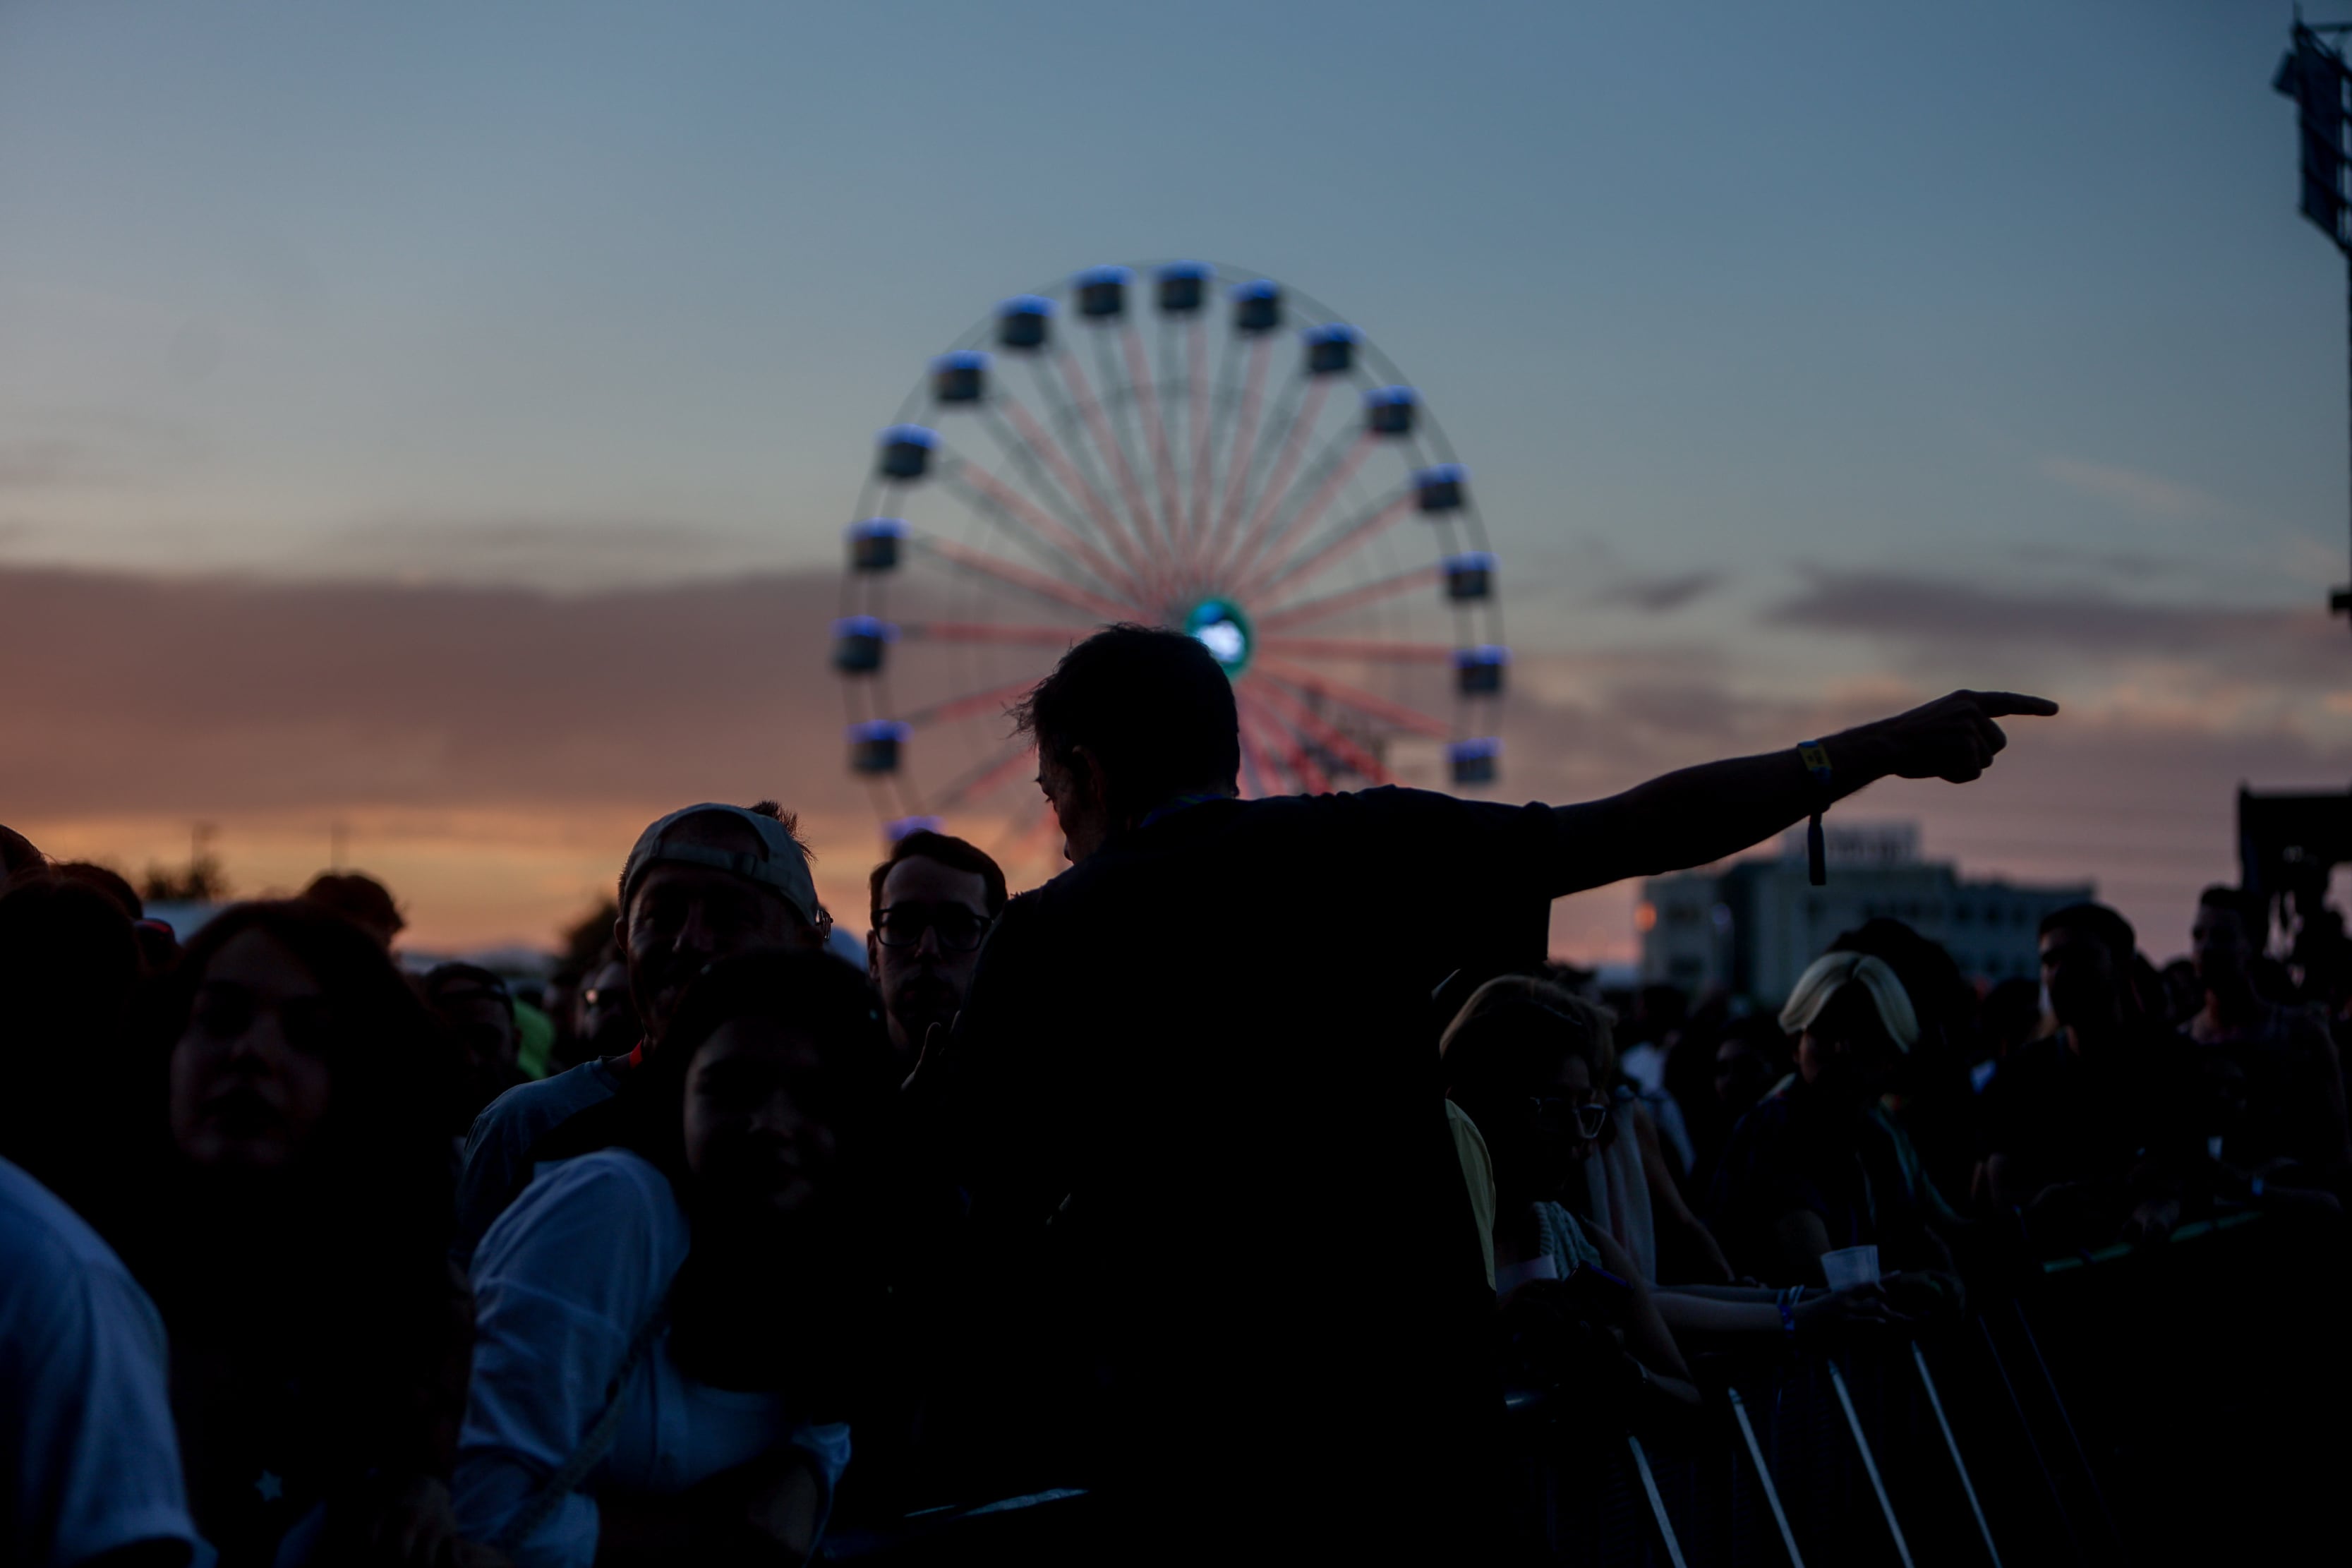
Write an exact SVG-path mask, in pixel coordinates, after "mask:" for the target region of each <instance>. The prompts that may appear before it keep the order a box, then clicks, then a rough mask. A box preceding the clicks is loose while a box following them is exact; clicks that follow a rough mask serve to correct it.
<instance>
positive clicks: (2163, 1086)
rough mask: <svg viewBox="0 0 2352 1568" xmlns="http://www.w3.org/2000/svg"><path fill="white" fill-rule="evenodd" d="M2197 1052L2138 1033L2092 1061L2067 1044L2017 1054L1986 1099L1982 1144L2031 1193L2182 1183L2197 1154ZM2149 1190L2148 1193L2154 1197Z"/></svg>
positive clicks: (2044, 1043)
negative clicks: (2035, 1189) (2036, 1188)
mask: <svg viewBox="0 0 2352 1568" xmlns="http://www.w3.org/2000/svg"><path fill="white" fill-rule="evenodd" d="M2196 1050H2197V1048H2196V1047H2193V1046H2192V1045H2190V1044H2189V1041H2188V1040H2187V1039H2186V1038H2185V1037H2182V1036H2181V1035H2180V1034H2179V1033H2178V1032H2176V1031H2174V1030H2172V1029H2169V1028H2166V1027H2163V1026H2148V1025H2141V1026H2134V1027H2132V1028H2131V1029H2130V1030H2128V1031H2127V1032H2126V1034H2125V1036H2124V1037H2122V1038H2121V1039H2120V1040H2118V1041H2116V1042H2115V1043H2113V1044H2111V1045H2109V1046H2107V1047H2104V1048H2099V1049H2095V1050H2094V1051H2093V1052H2092V1054H2091V1055H2089V1056H2088V1057H2085V1056H2082V1055H2078V1054H2077V1053H2075V1052H2074V1051H2073V1050H2071V1049H2069V1048H2068V1047H2067V1044H2066V1039H2065V1037H2064V1036H2063V1035H2053V1036H2052V1037H2049V1038H2047V1039H2042V1040H2034V1041H2032V1042H2029V1043H2028V1044H2026V1045H2023V1046H2021V1047H2018V1049H2017V1050H2016V1051H2014V1052H2012V1053H2011V1056H2010V1058H2009V1059H2008V1060H2007V1061H2005V1062H2003V1063H2002V1064H2001V1068H2000V1073H1999V1074H1998V1075H1997V1076H1996V1077H1995V1078H1994V1079H1993V1080H1992V1083H1991V1085H1990V1087H1989V1089H1987V1091H1986V1095H1985V1100H1986V1105H1985V1118H1986V1123H1987V1143H1988V1145H1989V1147H1990V1150H1991V1151H1992V1152H1994V1153H1997V1154H2002V1155H2006V1156H2008V1157H2009V1158H2010V1159H2011V1160H2012V1161H2016V1162H2021V1164H2022V1168H2023V1170H2024V1171H2025V1172H2027V1173H2029V1179H2030V1180H2031V1181H2032V1182H2033V1183H2034V1184H2036V1185H2040V1186H2047V1185H2050V1184H2057V1183H2062V1182H2119V1181H2125V1180H2126V1179H2128V1178H2131V1177H2132V1176H2133V1175H2134V1173H2139V1174H2140V1176H2141V1178H2142V1179H2143V1181H2147V1180H2154V1181H2156V1182H2158V1183H2164V1182H2168V1181H2175V1180H2178V1179H2179V1177H2180V1176H2182V1175H2184V1174H2185V1173H2186V1172H2187V1170H2188V1168H2189V1166H2190V1165H2192V1164H2193V1163H2195V1162H2196V1161H2197V1159H2198V1158H2199V1157H2200V1155H2201V1153H2202V1152H2203V1148H2204V1129H2203V1128H2202V1127H2201V1125H2200V1122H2199V1120H2198V1106H2197V1101H2196V1098H2195V1061H2196ZM2151 1190H2152V1191H2153V1189H2151Z"/></svg>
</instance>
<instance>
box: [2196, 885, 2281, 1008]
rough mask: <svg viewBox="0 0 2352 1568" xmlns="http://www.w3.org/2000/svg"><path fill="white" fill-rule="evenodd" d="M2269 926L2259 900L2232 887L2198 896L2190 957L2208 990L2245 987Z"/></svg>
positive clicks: (2209, 891) (2198, 976) (2214, 889)
mask: <svg viewBox="0 0 2352 1568" xmlns="http://www.w3.org/2000/svg"><path fill="white" fill-rule="evenodd" d="M2269 924H2270V922H2269V921H2268V919H2267V918H2266V914H2265V911H2263V910H2262V908H2261V906H2260V901H2259V900H2253V899H2250V898H2248V897H2247V896H2246V895H2245V894H2243V893H2242V892H2240V891H2239V890H2238V889H2235V888H2221V887H2214V888H2208V889H2205V890H2204V891H2203V892H2201V893H2200V894H2198V895H2197V915H2196V919H2195V920H2194V921H2191V922H2190V924H2189V962H2190V963H2194V964H2195V965H2196V966H2197V978H2198V979H2199V980H2200V981H2202V982H2203V983H2204V984H2205V988H2206V989H2207V990H2209V991H2224V992H2235V991H2241V990H2243V989H2244V988H2245V986H2246V984H2247V979H2246V975H2247V971H2248V970H2249V969H2251V968H2252V965H2253V962H2254V960H2255V958H2256V957H2258V956H2259V955H2260V954H2261V952H2262V950H2263V937H2265V936H2267V935H2268V934H2269V930H2268V928H2269Z"/></svg>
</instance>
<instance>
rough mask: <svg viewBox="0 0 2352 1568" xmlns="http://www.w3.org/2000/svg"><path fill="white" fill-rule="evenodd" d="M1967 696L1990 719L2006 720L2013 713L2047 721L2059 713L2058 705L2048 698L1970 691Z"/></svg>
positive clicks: (2013, 693) (2012, 692) (2021, 694)
mask: <svg viewBox="0 0 2352 1568" xmlns="http://www.w3.org/2000/svg"><path fill="white" fill-rule="evenodd" d="M1965 695H1967V696H1969V697H1971V698H1974V699H1975V700H1976V705H1977V707H1978V708H1979V710H1981V711H1982V712H1983V713H1984V715H1985V717H1986V718H1988V719H2000V718H2005V717H2007V716H2008V715H2010V714H2012V713H2024V714H2031V715H2032V716H2033V717H2035V718H2037V719H2047V718H2049V717H2050V716H2051V715H2052V714H2053V713H2055V712H2057V711H2058V704H2056V703H2055V702H2053V701H2051V700H2050V699H2048V698H2047V697H2028V696H2026V695H2025V694H2024V693H2023V692H2020V691H1970V692H1968V693H1966V694H1965Z"/></svg>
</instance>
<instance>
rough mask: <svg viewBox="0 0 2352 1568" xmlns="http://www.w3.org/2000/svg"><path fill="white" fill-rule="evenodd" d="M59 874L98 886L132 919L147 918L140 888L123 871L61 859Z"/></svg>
mask: <svg viewBox="0 0 2352 1568" xmlns="http://www.w3.org/2000/svg"><path fill="white" fill-rule="evenodd" d="M55 869H56V871H57V874H58V876H60V877H63V878H64V879H66V880H67V881H68V882H79V883H82V884H83V885H84V886H86V887H91V888H96V889H98V890H99V891H100V892H101V893H104V894H105V895H106V896H107V897H108V898H110V899H112V900H114V901H115V902H116V903H117V904H120V905H121V907H122V912H123V913H124V914H126V915H129V916H130V917H131V919H132V920H134V921H137V920H144V919H146V918H147V905H146V902H145V900H142V899H141V898H140V896H139V889H136V888H134V887H132V886H131V884H130V882H129V881H127V880H126V879H124V878H123V875H122V873H121V872H120V871H115V870H110V869H109V868H106V867H104V866H100V865H97V864H94V863H93V862H91V861H88V860H61V861H59V862H58V865H57V867H56V868H55Z"/></svg>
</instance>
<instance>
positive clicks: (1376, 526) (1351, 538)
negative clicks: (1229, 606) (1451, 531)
mask: <svg viewBox="0 0 2352 1568" xmlns="http://www.w3.org/2000/svg"><path fill="white" fill-rule="evenodd" d="M1412 503H1413V491H1412V490H1411V489H1407V490H1405V491H1404V492H1403V493H1402V494H1401V495H1397V496H1393V497H1391V499H1389V500H1386V501H1384V502H1381V504H1379V505H1377V506H1374V507H1372V508H1371V509H1370V510H1367V511H1364V512H1362V513H1360V514H1359V515H1358V516H1357V517H1356V518H1354V519H1353V520H1352V521H1349V522H1346V523H1343V524H1341V525H1340V526H1339V528H1337V529H1335V530H1333V531H1331V533H1330V534H1329V535H1328V536H1327V537H1326V538H1325V539H1324V541H1323V542H1322V543H1321V544H1319V545H1318V546H1316V548H1315V550H1314V551H1313V552H1311V553H1309V554H1307V555H1304V556H1299V557H1297V558H1295V559H1294V560H1293V562H1292V563H1290V564H1288V565H1284V564H1282V563H1278V562H1277V563H1273V570H1274V575H1272V576H1270V577H1267V576H1263V574H1261V575H1262V581H1261V582H1259V583H1258V584H1256V585H1255V589H1254V592H1255V595H1256V596H1258V597H1259V598H1262V599H1263V598H1270V597H1272V596H1273V595H1275V594H1276V593H1279V592H1280V591H1281V590H1282V589H1283V588H1285V587H1286V586H1288V585H1289V584H1294V583H1302V582H1305V581H1306V580H1307V579H1309V578H1311V577H1313V576H1314V575H1315V574H1317V573H1318V572H1321V571H1324V570H1325V569H1327V568H1328V567H1329V566H1330V565H1331V564H1332V563H1334V562H1336V561H1338V560H1339V558H1340V557H1341V556H1343V555H1346V554H1348V553H1349V552H1351V551H1354V550H1356V549H1359V548H1360V547H1361V546H1363V545H1364V544H1367V543H1369V542H1370V541H1371V540H1372V538H1373V537H1374V536H1375V535H1377V534H1378V533H1380V532H1381V531H1382V530H1384V529H1387V528H1390V527H1391V526H1393V525H1394V524H1395V523H1396V521H1397V520H1398V519H1399V518H1402V517H1403V516H1404V515H1405V513H1406V512H1407V511H1408V510H1411V508H1412Z"/></svg>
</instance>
